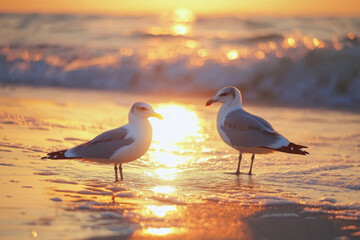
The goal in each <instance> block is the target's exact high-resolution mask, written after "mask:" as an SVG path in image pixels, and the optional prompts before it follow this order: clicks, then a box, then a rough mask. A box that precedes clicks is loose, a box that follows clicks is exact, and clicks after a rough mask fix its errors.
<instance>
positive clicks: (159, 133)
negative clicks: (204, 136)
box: [150, 104, 200, 146]
mask: <svg viewBox="0 0 360 240" xmlns="http://www.w3.org/2000/svg"><path fill="white" fill-rule="evenodd" d="M155 111H156V112H158V113H160V114H161V115H162V116H163V117H164V120H161V121H158V120H155V121H153V120H152V119H150V121H151V124H152V126H153V140H154V141H157V142H159V145H160V146H167V145H169V144H174V143H178V142H181V141H183V140H184V139H185V138H186V137H191V136H196V135H198V132H199V130H200V126H199V119H198V117H197V114H196V113H195V112H194V111H191V110H189V109H187V108H185V107H182V106H179V105H176V104H170V105H160V106H159V107H158V108H156V109H155Z"/></svg>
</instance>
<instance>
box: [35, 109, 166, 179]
mask: <svg viewBox="0 0 360 240" xmlns="http://www.w3.org/2000/svg"><path fill="white" fill-rule="evenodd" d="M149 117H156V118H159V119H163V117H162V116H161V115H160V114H159V113H156V112H155V111H154V110H153V108H152V107H151V106H150V105H149V104H147V103H143V102H137V103H135V104H134V105H133V106H132V107H131V109H130V111H129V123H128V124H126V125H124V126H122V127H119V128H115V129H112V130H109V131H106V132H104V133H101V134H100V135H98V136H97V137H95V138H94V139H93V140H91V141H89V142H87V143H83V144H80V145H78V146H75V147H73V148H70V149H66V150H61V151H57V152H51V153H48V154H47V156H46V157H43V158H42V159H76V158H79V159H85V160H89V161H93V162H98V163H104V164H114V169H115V182H117V181H118V174H117V171H118V169H119V171H120V178H121V180H123V179H124V178H123V173H122V164H123V163H127V162H131V161H134V160H136V159H138V158H140V157H141V156H142V155H144V154H145V152H146V151H147V150H148V148H149V146H150V143H151V140H152V127H151V125H150V122H149V121H148V118H149ZM117 165H119V167H117Z"/></svg>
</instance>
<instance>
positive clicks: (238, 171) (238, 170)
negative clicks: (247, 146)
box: [235, 152, 242, 175]
mask: <svg viewBox="0 0 360 240" xmlns="http://www.w3.org/2000/svg"><path fill="white" fill-rule="evenodd" d="M241 158H242V155H241V152H239V162H238V168H237V170H236V173H235V174H236V175H239V174H240V164H241Z"/></svg>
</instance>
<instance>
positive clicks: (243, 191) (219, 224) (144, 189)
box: [0, 87, 360, 239]
mask: <svg viewBox="0 0 360 240" xmlns="http://www.w3.org/2000/svg"><path fill="white" fill-rule="evenodd" d="M0 93H1V94H0V96H1V97H0V106H1V123H0V132H1V140H0V184H1V186H2V187H1V190H2V194H1V195H0V207H1V214H0V221H1V224H0V237H1V239H28V238H33V239H35V238H38V239H179V238H182V239H356V238H359V237H360V205H359V203H360V199H359V198H360V197H359V187H358V183H359V181H358V180H359V179H360V176H359V171H358V169H359V163H358V157H359V153H358V150H359V145H358V144H357V143H356V142H358V141H357V140H358V138H359V132H360V129H359V128H358V126H359V115H357V114H356V113H342V112H336V111H327V110H321V111H320V112H319V111H318V110H311V109H297V110H289V109H288V108H277V107H274V108H271V107H263V108H261V107H251V106H250V108H251V110H253V111H257V112H258V113H259V112H262V114H264V115H265V117H266V119H268V120H269V121H270V122H271V123H273V125H274V127H275V128H276V129H278V130H279V132H281V133H284V134H285V135H287V136H288V137H289V138H291V139H293V140H294V141H296V142H299V143H303V144H305V145H309V147H310V154H311V155H310V156H309V157H307V158H301V157H297V156H288V155H283V154H280V155H266V156H264V157H259V158H257V159H256V161H255V166H254V173H255V175H253V176H248V175H246V174H241V175H240V176H235V175H232V174H224V173H229V172H233V171H234V170H235V167H236V159H237V155H236V152H234V151H233V150H232V149H229V148H228V147H227V146H226V145H225V144H222V143H221V142H219V137H218V135H217V132H216V131H215V129H214V121H215V115H216V111H217V109H218V108H217V107H214V108H204V107H203V102H204V101H203V99H197V98H186V99H181V98H178V99H173V100H172V101H171V102H170V103H169V102H168V101H167V102H166V101H165V99H164V97H155V96H144V95H139V94H123V93H116V92H102V91H86V90H65V89H51V88H41V89H39V88H27V87H26V88H24V87H15V88H2V89H1V90H0ZM139 100H141V101H147V102H149V103H151V104H152V105H154V108H155V109H156V108H157V109H159V111H161V110H162V111H163V115H166V114H168V118H170V119H172V118H176V117H179V116H178V115H176V114H175V116H171V108H169V109H167V108H166V105H164V102H165V103H166V104H167V105H171V106H178V107H179V108H175V112H176V111H177V112H181V111H182V110H181V109H182V108H185V109H186V110H187V111H188V112H187V111H185V110H184V112H182V115H186V114H188V115H186V118H185V119H184V120H183V123H184V124H188V125H187V129H190V130H191V131H190V132H189V135H184V136H181V137H182V138H181V139H180V138H179V136H180V135H181V134H180V133H177V132H174V133H171V132H167V134H164V135H161V134H160V135H156V133H155V130H158V131H160V130H159V124H160V123H161V122H160V121H153V122H152V123H153V125H154V142H153V144H152V146H151V148H150V149H149V153H148V154H146V155H145V156H144V157H142V158H141V159H139V160H137V161H135V162H133V163H129V164H125V165H124V177H125V180H124V181H123V182H119V183H114V179H113V178H114V176H113V167H112V166H110V165H99V164H95V163H91V162H80V161H69V160H57V161H54V160H41V159H40V158H41V157H42V156H44V155H45V153H46V152H49V151H53V150H57V149H63V148H68V147H71V146H73V145H75V144H79V143H81V142H83V141H85V140H88V139H91V138H92V137H94V136H95V135H96V134H98V133H100V132H102V131H105V130H107V129H111V128H114V127H117V126H120V125H122V124H124V123H125V122H126V120H127V112H128V108H129V106H131V104H132V103H133V102H135V101H139ZM205 100H206V99H205ZM180 107H182V108H180ZM289 111H291V113H289ZM316 112H319V113H318V115H316V114H315V113H316ZM164 113H165V114H164ZM309 113H310V114H309ZM300 116H301V117H302V118H300ZM310 116H311V117H310ZM321 116H322V117H323V118H324V119H328V120H327V121H325V120H324V121H323V119H322V118H321ZM164 117H166V116H164ZM187 118H190V119H191V121H190V122H188V123H187V122H186V119H187ZM293 118H295V119H297V121H298V122H296V121H295V120H294V119H293ZM299 119H300V120H299ZM337 119H342V121H346V123H347V124H346V127H344V129H339V128H341V127H340V126H339V128H338V129H336V128H334V126H336V125H337V124H338V123H337V122H336V121H337ZM299 121H300V122H301V123H302V129H300V128H295V127H294V126H295V125H296V124H299ZM193 122H195V123H196V124H197V125H192V123H193ZM161 124H163V125H164V124H165V125H166V124H168V123H167V122H165V123H161ZM161 124H160V125H161ZM326 129H330V130H328V132H326ZM180 130H181V131H184V130H183V129H180ZM340 132H341V134H340ZM171 135H177V136H178V138H177V139H173V138H170V136H171ZM170 143H171V144H170ZM194 143H196V144H194ZM330 149H331V150H330ZM339 149H341V150H342V151H340V150H339ZM274 159H276V160H274ZM247 160H248V157H246V160H245V161H244V165H243V168H242V171H243V172H246V171H247V169H248V166H249V163H248V161H247Z"/></svg>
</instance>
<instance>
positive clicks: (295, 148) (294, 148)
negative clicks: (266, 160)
mask: <svg viewBox="0 0 360 240" xmlns="http://www.w3.org/2000/svg"><path fill="white" fill-rule="evenodd" d="M302 148H307V146H302V145H297V144H295V143H292V142H291V143H289V145H287V146H283V147H281V148H277V149H274V150H276V151H279V152H284V153H291V154H300V155H307V154H309V153H308V152H307V151H304V150H302Z"/></svg>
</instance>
